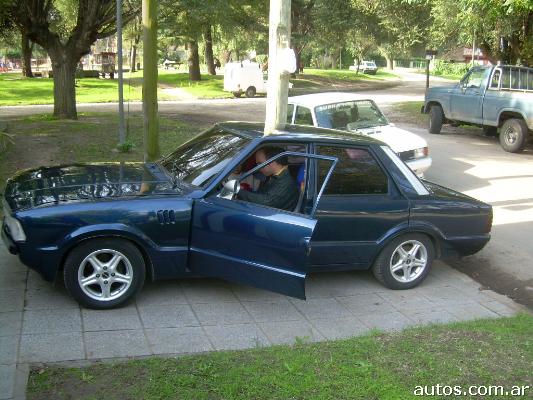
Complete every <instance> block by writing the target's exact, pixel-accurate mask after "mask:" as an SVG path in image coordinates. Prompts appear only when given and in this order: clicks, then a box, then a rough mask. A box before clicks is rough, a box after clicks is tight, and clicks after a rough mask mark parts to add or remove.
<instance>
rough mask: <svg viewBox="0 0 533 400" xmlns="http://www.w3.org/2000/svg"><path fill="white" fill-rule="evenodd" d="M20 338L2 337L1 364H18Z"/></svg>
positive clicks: (0, 348) (0, 343) (0, 338)
mask: <svg viewBox="0 0 533 400" xmlns="http://www.w3.org/2000/svg"><path fill="white" fill-rule="evenodd" d="M18 345H19V336H18V335H14V336H2V337H0V364H14V363H16V362H17V351H18Z"/></svg>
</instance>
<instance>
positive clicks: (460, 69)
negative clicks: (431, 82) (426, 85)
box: [433, 60, 470, 77]
mask: <svg viewBox="0 0 533 400" xmlns="http://www.w3.org/2000/svg"><path fill="white" fill-rule="evenodd" d="M469 68H470V64H465V63H451V62H446V61H443V60H435V66H434V67H433V74H434V75H437V76H438V75H454V76H461V77H462V76H463V75H464V74H466V73H467V72H468V70H469Z"/></svg>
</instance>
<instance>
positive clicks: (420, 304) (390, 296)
mask: <svg viewBox="0 0 533 400" xmlns="http://www.w3.org/2000/svg"><path fill="white" fill-rule="evenodd" d="M378 295H379V297H381V298H383V299H384V300H385V301H386V302H388V303H390V304H392V305H393V306H394V308H396V309H397V310H398V311H400V312H403V311H404V310H419V309H427V308H428V307H431V306H432V305H433V303H432V302H431V300H430V299H428V297H426V296H424V295H423V294H422V293H419V292H414V291H412V290H387V291H383V292H379V293H378Z"/></svg>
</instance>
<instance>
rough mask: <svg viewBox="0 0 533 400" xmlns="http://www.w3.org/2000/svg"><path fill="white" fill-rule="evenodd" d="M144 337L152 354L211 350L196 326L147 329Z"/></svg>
mask: <svg viewBox="0 0 533 400" xmlns="http://www.w3.org/2000/svg"><path fill="white" fill-rule="evenodd" d="M146 337H147V338H148V343H149V345H150V348H151V349H152V352H153V353H154V354H177V353H198V352H202V351H209V350H213V347H212V346H211V344H210V343H209V340H208V338H207V336H206V334H205V333H204V331H203V329H202V328H201V327H198V326H186V327H181V328H160V329H147V330H146Z"/></svg>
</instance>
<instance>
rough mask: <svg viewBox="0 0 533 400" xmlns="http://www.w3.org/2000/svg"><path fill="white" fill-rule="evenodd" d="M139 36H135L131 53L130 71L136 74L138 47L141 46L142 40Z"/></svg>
mask: <svg viewBox="0 0 533 400" xmlns="http://www.w3.org/2000/svg"><path fill="white" fill-rule="evenodd" d="M140 38H141V37H140V36H139V35H135V39H134V40H133V43H132V45H131V52H130V71H131V72H135V71H136V70H137V69H136V68H135V65H136V64H137V46H138V45H139V40H140Z"/></svg>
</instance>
